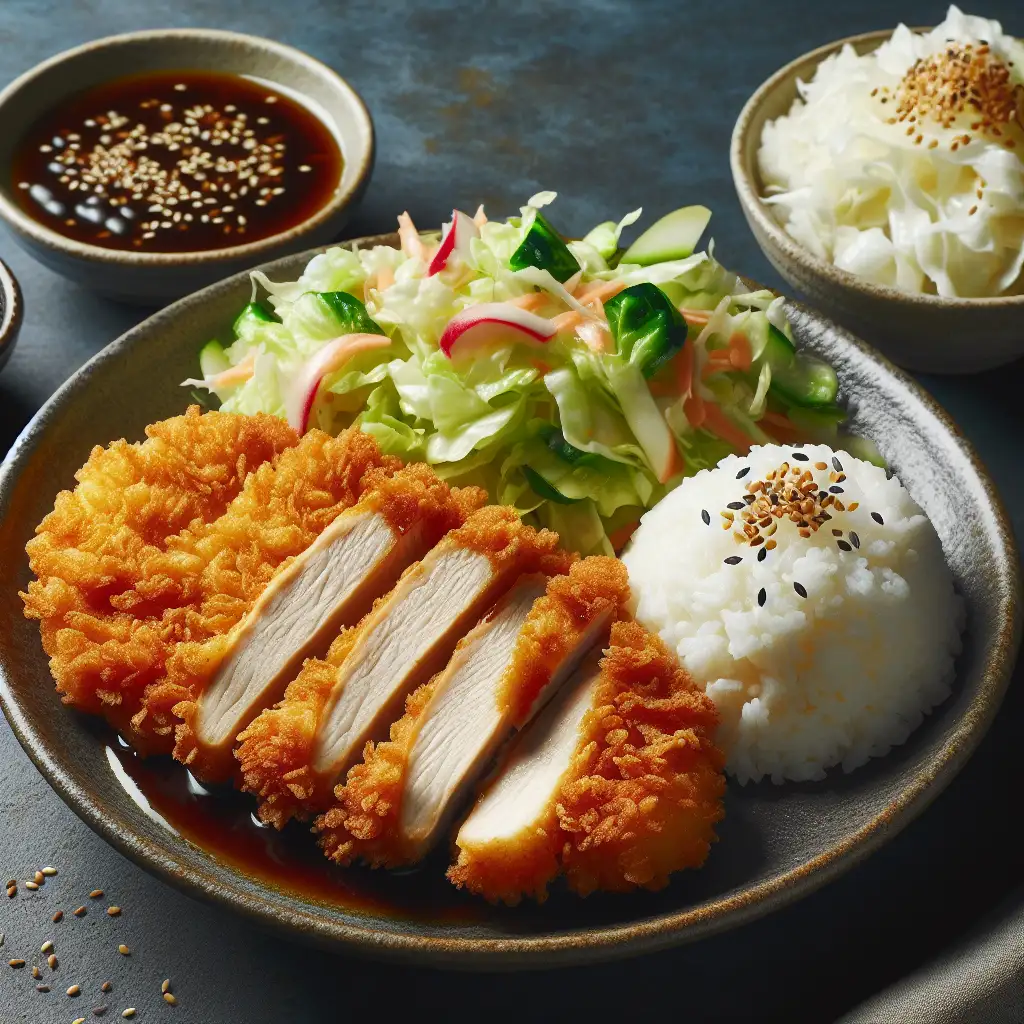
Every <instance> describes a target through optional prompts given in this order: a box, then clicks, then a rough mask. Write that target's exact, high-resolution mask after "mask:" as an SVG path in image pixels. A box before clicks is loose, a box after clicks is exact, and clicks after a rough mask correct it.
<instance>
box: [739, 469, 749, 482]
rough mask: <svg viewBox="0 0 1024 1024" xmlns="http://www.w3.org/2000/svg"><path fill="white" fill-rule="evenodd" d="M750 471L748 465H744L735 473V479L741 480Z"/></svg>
mask: <svg viewBox="0 0 1024 1024" xmlns="http://www.w3.org/2000/svg"><path fill="white" fill-rule="evenodd" d="M749 472H750V467H749V466H744V467H743V468H742V469H741V470H740V471H739V472H738V473H737V474H736V479H737V480H742V479H743V478H744V477H745V476H746V475H747V474H748V473H749Z"/></svg>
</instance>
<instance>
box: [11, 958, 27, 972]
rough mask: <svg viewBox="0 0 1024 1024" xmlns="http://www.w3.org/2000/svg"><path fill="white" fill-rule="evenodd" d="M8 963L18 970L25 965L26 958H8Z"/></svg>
mask: <svg viewBox="0 0 1024 1024" xmlns="http://www.w3.org/2000/svg"><path fill="white" fill-rule="evenodd" d="M7 965H8V966H9V967H13V968H14V969H15V970H16V971H17V970H20V969H21V968H22V967H24V966H25V961H24V960H8V961H7Z"/></svg>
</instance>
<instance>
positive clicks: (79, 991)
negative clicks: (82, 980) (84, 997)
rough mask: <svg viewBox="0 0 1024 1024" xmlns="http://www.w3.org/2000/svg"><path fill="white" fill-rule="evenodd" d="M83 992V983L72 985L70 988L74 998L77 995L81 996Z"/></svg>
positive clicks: (71, 995)
mask: <svg viewBox="0 0 1024 1024" xmlns="http://www.w3.org/2000/svg"><path fill="white" fill-rule="evenodd" d="M81 994H82V986H81V985H71V986H70V987H69V988H68V995H69V996H70V997H71V998H72V999H74V998H75V997H76V996H80V995H81Z"/></svg>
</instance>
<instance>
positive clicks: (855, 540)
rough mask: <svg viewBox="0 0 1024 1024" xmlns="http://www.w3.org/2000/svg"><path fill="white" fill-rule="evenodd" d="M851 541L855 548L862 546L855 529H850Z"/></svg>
mask: <svg viewBox="0 0 1024 1024" xmlns="http://www.w3.org/2000/svg"><path fill="white" fill-rule="evenodd" d="M850 543H851V544H852V545H853V546H854V547H855V548H859V547H860V537H858V536H857V533H856V532H855V531H854V530H851V531H850Z"/></svg>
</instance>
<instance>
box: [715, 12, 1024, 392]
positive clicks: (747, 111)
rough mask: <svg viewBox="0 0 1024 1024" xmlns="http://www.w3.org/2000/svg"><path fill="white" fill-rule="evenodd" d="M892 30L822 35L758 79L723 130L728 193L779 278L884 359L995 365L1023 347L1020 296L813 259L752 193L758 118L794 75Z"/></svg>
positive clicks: (946, 366) (790, 89)
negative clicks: (887, 276) (869, 276)
mask: <svg viewBox="0 0 1024 1024" xmlns="http://www.w3.org/2000/svg"><path fill="white" fill-rule="evenodd" d="M914 31H916V32H917V31H927V30H922V29H914ZM892 32H893V30H892V29H887V30H885V31H882V32H869V33H866V34H864V35H859V36H850V37H849V38H847V39H840V40H837V41H836V42H834V43H829V44H828V45H827V46H822V47H820V48H819V49H817V50H812V51H811V52H810V53H805V54H804V55H803V56H802V57H798V58H797V59H796V60H794V61H792V62H791V63H789V64H787V65H786V66H785V67H783V68H781V69H780V70H779V71H777V72H776V73H775V74H774V75H772V77H771V78H769V79H768V80H767V81H766V82H765V83H764V84H763V85H761V86H760V88H759V89H758V90H757V91H756V92H755V93H754V95H753V96H751V98H750V99H749V100H748V101H747V104H746V106H745V107H744V108H743V110H742V111H741V113H740V116H739V119H738V120H737V122H736V126H735V128H734V129H733V135H732V146H731V150H730V154H729V162H730V165H731V168H732V177H733V183H734V184H735V186H736V194H737V195H738V197H739V201H740V206H741V207H742V209H743V215H744V216H745V217H746V219H747V223H748V224H749V225H750V230H751V231H752V232H753V233H754V237H755V238H756V239H757V243H758V245H760V247H761V250H762V251H763V252H764V254H765V256H767V258H768V260H769V262H770V263H771V264H772V266H773V267H775V269H776V270H777V271H778V272H779V273H780V274H781V275H782V276H783V277H784V278H785V279H786V281H787V282H789V284H790V285H791V286H792V287H793V288H795V289H797V290H798V291H800V292H803V294H804V295H806V296H807V297H808V299H809V300H810V302H811V303H812V304H813V305H815V306H817V307H818V309H820V310H821V311H822V312H824V313H826V314H828V315H829V316H830V317H832V318H833V319H835V320H837V321H838V322H839V323H840V324H842V325H843V326H844V327H848V328H849V329H850V330H851V331H853V332H854V333H855V334H858V335H860V336H861V337H862V338H863V339H864V340H865V341H869V342H871V343H872V344H873V345H876V346H877V347H878V348H879V349H881V350H882V352H884V353H885V354H886V355H887V356H888V357H889V358H890V359H892V360H893V362H895V363H898V364H899V365H900V366H903V367H906V368H907V369H909V370H916V371H919V372H923V373H977V372H979V371H981V370H989V369H992V368H993V367H996V366H1002V365H1003V364H1004V363H1009V362H1012V361H1013V360H1015V359H1018V358H1019V357H1020V356H1022V355H1024V295H1006V296H996V297H993V298H977V299H974V298H966V299H952V298H945V297H943V296H939V295H922V294H915V293H912V292H904V291H900V290H898V289H896V288H891V287H888V286H887V285H881V284H875V283H874V282H872V281H866V280H864V279H863V278H861V277H857V276H856V275H854V274H851V273H850V272H849V271H847V270H840V269H839V267H836V266H834V265H833V264H832V263H829V262H827V261H826V260H823V259H819V258H818V257H817V256H815V255H814V254H813V253H811V252H810V251H809V250H808V249H806V248H805V247H804V246H803V245H801V244H800V243H799V242H797V241H796V240H795V239H793V238H792V237H790V235H789V234H787V232H786V231H785V229H784V228H783V227H782V225H780V224H779V222H778V221H777V220H776V219H775V218H774V217H773V216H772V214H771V211H770V209H769V207H768V206H767V205H766V204H765V203H764V201H763V199H762V196H763V195H764V184H763V182H762V181H761V175H760V172H759V170H758V161H757V154H758V150H759V149H760V146H761V135H762V133H763V131H764V126H765V122H767V121H771V120H775V119H776V118H778V117H781V116H782V115H783V114H786V113H788V112H789V109H790V107H791V106H792V105H793V101H794V100H795V99H796V98H797V84H796V83H797V80H798V79H802V80H804V81H807V80H809V79H810V78H812V77H813V76H814V72H815V70H816V68H817V67H818V65H819V64H820V63H821V62H822V61H823V60H825V58H826V57H830V56H832V54H834V53H837V52H838V51H839V50H841V49H842V48H843V46H845V45H846V44H847V43H849V44H850V45H851V46H853V48H854V49H855V50H856V51H857V53H860V54H864V53H869V52H870V51H872V50H875V49H877V48H878V47H879V46H880V45H881V44H882V43H883V42H885V41H886V40H887V39H888V38H889V37H890V36H891V35H892Z"/></svg>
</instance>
